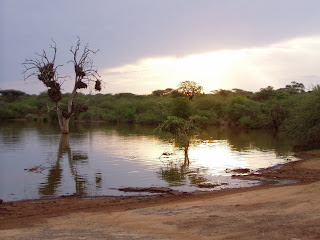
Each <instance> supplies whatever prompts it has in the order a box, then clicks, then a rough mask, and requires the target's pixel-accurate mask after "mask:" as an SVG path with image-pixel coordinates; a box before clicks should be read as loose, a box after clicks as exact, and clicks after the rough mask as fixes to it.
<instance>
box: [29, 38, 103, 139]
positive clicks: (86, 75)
mask: <svg viewBox="0 0 320 240" xmlns="http://www.w3.org/2000/svg"><path fill="white" fill-rule="evenodd" d="M50 48H51V49H53V52H54V53H53V57H52V58H49V57H48V55H47V52H46V51H45V50H43V52H42V54H37V56H38V57H39V58H36V59H26V60H25V62H24V63H23V65H24V66H25V70H24V71H23V74H24V79H25V80H26V79H28V78H29V77H31V76H37V78H38V79H39V80H40V81H41V82H42V83H43V84H44V85H45V86H46V87H47V88H48V92H47V93H48V95H49V97H50V99H51V100H52V101H53V102H54V103H55V104H56V110H57V115H58V120H59V125H60V128H61V131H62V133H64V134H68V133H69V121H70V118H71V117H72V116H73V115H74V114H80V113H81V112H85V111H87V110H88V106H86V105H85V104H76V103H75V102H74V98H75V96H76V95H77V92H78V90H80V89H83V88H87V87H88V86H90V85H94V88H95V90H96V91H101V83H102V81H101V79H100V75H99V74H98V71H97V70H96V69H94V67H93V62H92V59H91V57H90V56H91V55H92V54H96V53H97V51H92V50H91V49H90V48H89V46H88V44H86V45H85V47H84V48H83V51H82V52H81V53H80V39H79V38H78V41H77V44H76V46H75V47H71V49H70V52H71V53H72V55H73V59H72V60H71V61H69V63H70V62H71V63H73V65H74V72H75V77H74V87H73V90H72V92H71V95H70V97H69V99H68V106H67V108H66V109H63V108H62V107H61V104H60V101H61V100H62V93H61V85H62V82H61V81H59V80H60V79H59V77H58V74H57V69H58V67H60V66H62V65H56V63H55V60H56V56H57V46H56V43H55V42H54V41H53V45H50Z"/></svg>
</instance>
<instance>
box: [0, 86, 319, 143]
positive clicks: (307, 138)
mask: <svg viewBox="0 0 320 240" xmlns="http://www.w3.org/2000/svg"><path fill="white" fill-rule="evenodd" d="M180 87H181V85H179V88H180ZM179 88H178V89H176V90H173V89H165V90H156V91H154V92H153V93H152V94H150V95H135V94H132V93H119V94H95V95H85V94H81V93H78V94H77V95H76V96H75V97H74V100H73V102H74V104H79V105H82V104H83V105H86V106H88V108H87V111H85V112H83V113H81V114H80V113H76V112H75V113H74V114H73V116H72V118H71V119H72V120H75V121H105V122H109V123H112V124H116V123H134V124H148V125H156V126H157V125H160V124H162V123H164V122H165V121H166V120H167V119H168V118H169V117H176V118H178V119H184V120H186V121H188V120H190V119H197V121H198V122H200V123H201V125H202V126H204V125H216V126H235V127H241V128H251V129H252V128H255V129H258V128H265V129H272V130H274V131H280V132H284V133H286V134H289V135H290V136H292V138H293V139H294V140H295V144H296V146H299V147H300V148H302V149H310V148H319V147H320V146H319V144H320V87H319V85H317V86H315V87H314V88H313V89H312V90H310V91H305V89H304V86H303V84H301V83H296V82H292V83H291V84H289V85H287V86H285V87H284V88H280V89H274V88H273V87H271V86H268V87H266V88H262V89H260V91H258V92H254V93H253V92H249V91H245V90H241V89H233V90H225V89H219V90H215V91H212V93H210V94H204V93H201V91H200V92H197V93H195V94H194V96H193V97H192V98H191V99H192V101H191V99H190V96H189V95H187V94H186V93H184V92H183V90H182V89H179ZM159 91H163V92H165V94H159ZM0 95H1V96H0V106H1V107H0V118H1V119H19V118H25V119H30V120H37V121H57V120H58V116H57V111H56V104H55V102H52V101H51V100H50V96H48V94H47V92H43V93H41V94H39V95H28V94H25V93H23V92H21V91H16V90H2V91H0ZM70 96H71V94H70V93H66V94H62V98H61V100H60V101H59V104H60V106H61V108H62V109H63V108H67V107H68V99H69V98H70ZM171 120H172V119H171Z"/></svg>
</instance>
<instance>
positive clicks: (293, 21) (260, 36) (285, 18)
mask: <svg viewBox="0 0 320 240" xmlns="http://www.w3.org/2000/svg"><path fill="white" fill-rule="evenodd" d="M77 36H78V37H79V38H80V39H81V42H82V43H83V44H86V43H88V44H89V46H90V48H91V49H93V50H98V49H99V52H98V53H97V54H96V55H94V57H93V61H94V65H95V66H96V67H97V69H98V71H99V73H100V75H101V77H102V79H103V81H104V82H105V83H106V84H105V85H104V88H103V90H102V93H112V94H115V93H121V92H131V93H135V94H150V93H151V92H152V91H153V90H157V89H165V88H177V85H178V84H179V82H182V81H186V80H189V81H194V82H196V83H198V84H200V85H201V86H203V88H204V91H205V92H207V93H209V92H210V91H212V90H216V89H221V88H222V89H233V88H240V89H244V90H249V91H259V90H260V88H264V87H267V86H273V87H274V88H281V87H284V86H285V85H287V84H290V82H292V81H296V82H299V83H300V82H301V83H303V84H304V85H305V86H306V88H312V86H313V85H316V84H319V83H320V1H319V0H223V1H222V0H158V1H156V0H154V1H151V0H90V1H84V0H76V1H74V0H55V1H48V0H0V42H1V44H0V52H1V54H0V89H17V90H21V91H24V92H26V93H29V94H38V93H40V92H42V91H45V90H46V88H45V86H44V85H43V84H42V83H41V82H40V81H39V80H37V79H36V78H29V79H28V80H26V81H24V76H23V74H22V72H23V70H24V68H23V66H22V63H23V62H24V60H25V59H26V58H35V57H36V55H35V54H36V53H41V52H42V50H47V51H48V52H50V49H49V46H50V44H51V43H52V41H51V39H54V41H55V42H56V43H57V48H58V52H57V54H58V56H57V63H58V64H63V67H60V68H59V71H60V72H59V74H60V75H72V73H73V72H72V71H73V66H72V64H70V63H69V64H68V61H69V60H70V59H71V58H72V55H71V53H70V51H69V50H70V47H71V46H74V45H75V43H76V41H77ZM72 85H73V82H72V79H69V80H66V81H64V82H63V87H62V88H63V90H64V91H65V92H71V90H72ZM89 92H90V93H91V91H89ZM89 92H88V91H85V92H84V93H89ZM92 93H94V92H92Z"/></svg>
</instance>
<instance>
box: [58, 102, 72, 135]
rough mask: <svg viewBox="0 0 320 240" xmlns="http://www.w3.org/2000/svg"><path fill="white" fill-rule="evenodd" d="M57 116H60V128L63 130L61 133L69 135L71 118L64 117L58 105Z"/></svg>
mask: <svg viewBox="0 0 320 240" xmlns="http://www.w3.org/2000/svg"><path fill="white" fill-rule="evenodd" d="M57 114H58V120H59V126H60V129H61V132H62V133H63V134H68V133H69V121H70V117H68V118H67V117H64V116H63V114H62V110H61V108H60V106H59V105H58V104H57Z"/></svg>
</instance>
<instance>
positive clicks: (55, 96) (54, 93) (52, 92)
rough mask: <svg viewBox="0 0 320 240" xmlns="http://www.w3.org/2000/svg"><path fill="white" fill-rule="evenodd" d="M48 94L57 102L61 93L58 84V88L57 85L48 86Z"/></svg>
mask: <svg viewBox="0 0 320 240" xmlns="http://www.w3.org/2000/svg"><path fill="white" fill-rule="evenodd" d="M57 84H58V83H57ZM58 85H59V84H58ZM48 95H49V97H50V99H51V100H52V101H53V102H59V101H60V100H61V99H62V94H61V92H60V85H59V87H58V88H57V87H52V88H49V89H48Z"/></svg>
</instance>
